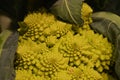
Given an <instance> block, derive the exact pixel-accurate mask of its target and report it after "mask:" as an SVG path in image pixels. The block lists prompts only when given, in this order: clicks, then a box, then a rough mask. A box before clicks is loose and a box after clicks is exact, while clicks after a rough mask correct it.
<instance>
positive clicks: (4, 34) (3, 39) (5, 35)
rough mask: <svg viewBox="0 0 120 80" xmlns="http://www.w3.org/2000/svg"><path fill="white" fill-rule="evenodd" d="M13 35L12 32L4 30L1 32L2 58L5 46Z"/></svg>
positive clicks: (0, 48) (0, 46) (0, 47)
mask: <svg viewBox="0 0 120 80" xmlns="http://www.w3.org/2000/svg"><path fill="white" fill-rule="evenodd" d="M11 34H12V32H11V31H10V30H4V31H3V32H1V34H0V56H1V52H2V49H3V45H4V43H5V42H6V40H7V38H8V37H9V36H10V35H11Z"/></svg>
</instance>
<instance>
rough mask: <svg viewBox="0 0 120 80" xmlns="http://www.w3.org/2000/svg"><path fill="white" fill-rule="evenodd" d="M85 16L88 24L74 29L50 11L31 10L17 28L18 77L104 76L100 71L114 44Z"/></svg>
mask: <svg viewBox="0 0 120 80" xmlns="http://www.w3.org/2000/svg"><path fill="white" fill-rule="evenodd" d="M85 5H86V4H85ZM84 7H85V6H84ZM84 7H83V8H84ZM85 8H86V7H85ZM83 12H84V9H83ZM86 14H88V13H86ZM85 16H86V15H83V17H82V18H85V19H84V21H85V24H84V25H83V27H78V26H76V28H77V31H75V30H76V29H73V28H75V25H74V26H73V25H72V24H69V23H65V22H62V21H59V20H57V19H56V18H55V17H54V16H53V15H52V14H50V13H45V12H44V13H40V12H39V13H37V12H36V13H31V14H29V15H28V16H27V17H26V18H25V19H24V22H23V23H21V25H22V26H20V28H19V29H18V31H19V33H20V38H19V44H18V49H17V52H16V60H15V69H16V75H17V77H16V80H28V79H29V78H32V80H41V79H42V80H103V77H102V75H101V73H102V72H104V70H109V65H110V61H111V57H112V51H113V48H112V47H113V46H112V44H111V43H109V42H108V40H107V38H105V37H103V36H102V35H101V34H98V33H95V32H94V31H93V30H92V29H90V27H89V23H91V20H92V19H91V18H90V17H89V19H87V17H85ZM89 16H90V15H89ZM26 71H30V73H27V72H26ZM23 74H24V75H23ZM34 76H35V77H34ZM19 77H25V78H26V79H24V78H22V79H21V78H20V79H19Z"/></svg>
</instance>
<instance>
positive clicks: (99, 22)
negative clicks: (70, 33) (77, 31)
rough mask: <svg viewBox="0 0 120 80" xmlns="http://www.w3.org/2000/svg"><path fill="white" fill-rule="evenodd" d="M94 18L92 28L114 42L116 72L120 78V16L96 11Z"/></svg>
mask: <svg viewBox="0 0 120 80" xmlns="http://www.w3.org/2000/svg"><path fill="white" fill-rule="evenodd" d="M92 18H93V23H92V24H91V28H92V29H93V30H95V31H96V32H99V33H101V34H103V35H104V36H105V37H107V38H108V39H109V41H110V42H111V43H113V44H114V47H115V49H114V52H113V60H114V61H115V72H116V74H117V76H118V77H119V79H120V17H119V16H117V15H116V14H113V13H110V12H96V13H94V14H93V15H92Z"/></svg>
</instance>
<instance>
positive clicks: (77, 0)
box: [51, 0, 83, 25]
mask: <svg viewBox="0 0 120 80" xmlns="http://www.w3.org/2000/svg"><path fill="white" fill-rule="evenodd" d="M82 3H83V0H58V1H56V3H55V4H53V6H52V7H51V12H52V13H53V14H54V15H56V16H57V17H59V18H60V19H62V20H64V21H66V22H70V23H74V24H77V25H83V20H82V18H81V8H82Z"/></svg>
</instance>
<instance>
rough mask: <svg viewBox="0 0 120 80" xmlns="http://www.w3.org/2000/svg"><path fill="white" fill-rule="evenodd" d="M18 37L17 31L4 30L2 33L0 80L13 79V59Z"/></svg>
mask: <svg viewBox="0 0 120 80" xmlns="http://www.w3.org/2000/svg"><path fill="white" fill-rule="evenodd" d="M5 35H7V36H5ZM18 37H19V34H18V32H17V31H15V32H11V31H9V30H6V31H5V32H4V33H3V36H1V38H2V39H3V40H2V41H3V42H2V48H1V55H0V80H14V79H15V70H14V58H15V52H16V49H17V44H18ZM0 45H1V44H0Z"/></svg>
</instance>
